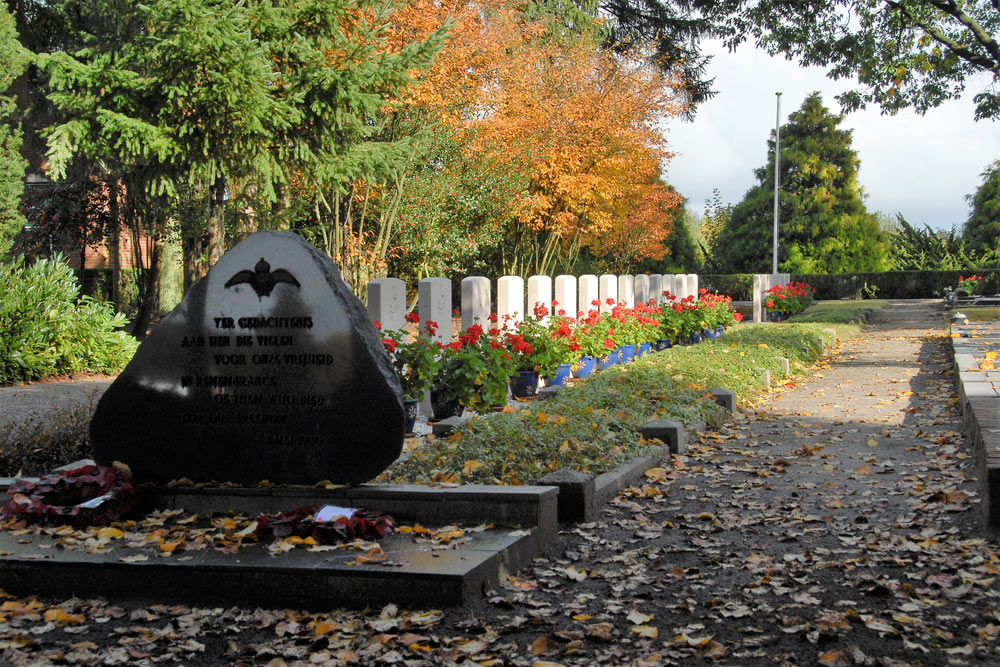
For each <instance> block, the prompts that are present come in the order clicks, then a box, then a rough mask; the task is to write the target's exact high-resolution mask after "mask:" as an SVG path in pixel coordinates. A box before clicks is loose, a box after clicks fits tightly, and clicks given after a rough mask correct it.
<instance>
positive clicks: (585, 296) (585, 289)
mask: <svg viewBox="0 0 1000 667" xmlns="http://www.w3.org/2000/svg"><path fill="white" fill-rule="evenodd" d="M597 283H598V279H597V276H595V275H592V274H590V273H588V274H585V275H582V276H580V279H579V280H578V281H577V284H578V285H579V287H580V291H579V294H580V300H579V302H578V303H577V307H578V308H579V309H580V310H582V311H583V314H584V315H586V314H587V313H589V312H590V311H591V310H599V306H600V304H598V305H596V306H595V305H594V302H595V301H599V300H600V298H601V296H600V295H601V293H600V290H599V289H598V284H597Z"/></svg>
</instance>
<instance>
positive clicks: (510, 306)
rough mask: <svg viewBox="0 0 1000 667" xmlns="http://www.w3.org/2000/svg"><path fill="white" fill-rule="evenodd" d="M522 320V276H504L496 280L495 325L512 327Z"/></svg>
mask: <svg viewBox="0 0 1000 667" xmlns="http://www.w3.org/2000/svg"><path fill="white" fill-rule="evenodd" d="M523 320H524V278H522V277H521V276H504V277H502V278H500V279H499V280H497V325H498V326H500V327H503V326H504V324H506V325H507V326H508V327H513V326H515V325H516V323H518V322H521V321H523Z"/></svg>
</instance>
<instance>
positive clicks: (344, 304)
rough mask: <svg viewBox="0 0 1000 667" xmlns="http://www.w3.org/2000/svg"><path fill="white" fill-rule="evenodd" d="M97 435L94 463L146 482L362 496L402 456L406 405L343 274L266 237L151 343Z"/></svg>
mask: <svg viewBox="0 0 1000 667" xmlns="http://www.w3.org/2000/svg"><path fill="white" fill-rule="evenodd" d="M90 432H91V441H92V442H93V446H94V457H95V459H96V460H97V462H98V463H102V464H109V463H111V462H113V461H122V462H124V463H127V464H128V465H129V466H130V467H131V468H132V472H133V475H134V477H135V479H136V480H137V481H154V482H165V481H169V480H173V479H179V478H183V477H187V478H189V479H191V480H192V481H196V482H198V481H217V482H237V483H242V484H253V483H256V482H259V481H261V480H265V479H266V480H269V481H271V482H275V483H285V484H312V483H315V482H318V481H322V480H330V481H331V482H339V483H345V482H346V483H360V482H364V481H367V480H369V479H371V478H373V477H375V476H376V475H378V474H379V473H380V472H382V471H383V470H385V468H387V467H388V466H389V465H390V464H391V463H392V462H393V461H394V460H396V458H397V457H398V456H399V454H400V452H401V451H402V446H403V405H402V396H401V391H400V387H399V381H398V380H397V378H396V375H395V373H394V372H393V370H392V367H391V365H390V363H389V360H388V357H386V354H385V351H384V350H383V348H382V343H381V339H380V337H379V336H378V334H377V332H376V331H375V328H374V326H373V325H372V323H371V320H370V319H369V317H368V314H367V311H366V310H365V308H364V306H362V304H361V302H360V301H359V300H358V299H357V298H356V297H355V296H354V294H352V293H351V291H350V289H349V288H348V287H347V285H346V284H345V283H344V282H343V280H341V278H340V273H339V271H338V270H337V267H336V265H335V264H334V263H333V261H332V260H331V259H330V258H329V257H328V256H326V255H325V254H323V253H322V252H320V251H319V250H317V249H316V248H314V247H313V246H311V245H309V244H308V243H306V242H305V241H303V240H302V239H301V238H299V237H298V236H297V235H295V234H292V233H290V232H258V233H256V234H254V235H252V236H250V237H249V238H247V239H246V240H245V241H243V242H242V243H240V244H238V245H237V246H235V247H234V248H232V249H231V250H230V251H229V252H227V253H226V254H225V255H224V256H223V257H222V258H221V259H220V260H219V262H218V263H217V264H216V265H215V266H213V267H212V268H211V269H210V270H209V272H208V275H206V276H205V277H204V278H203V279H202V280H201V281H199V282H198V283H197V284H195V285H194V286H193V287H192V288H191V289H190V290H189V291H188V293H187V294H186V295H185V297H184V300H183V301H182V302H181V303H180V304H179V305H178V306H177V307H176V308H175V309H174V310H173V311H172V312H171V313H170V314H169V315H167V316H166V317H165V318H164V319H163V321H162V322H161V323H160V324H159V325H158V326H157V327H155V328H154V329H153V330H152V332H150V335H149V337H148V338H147V340H146V341H144V342H143V343H142V345H141V346H140V347H139V349H138V351H137V352H136V355H135V357H134V358H133V359H132V361H131V362H130V363H129V365H128V366H127V367H126V368H125V370H124V371H123V372H122V374H121V375H120V376H119V377H118V379H117V380H116V381H115V382H114V384H112V385H111V387H110V388H109V389H108V390H107V392H106V393H105V394H104V395H103V396H102V398H101V401H100V403H99V404H98V406H97V411H96V412H95V414H94V418H93V420H92V421H91V424H90Z"/></svg>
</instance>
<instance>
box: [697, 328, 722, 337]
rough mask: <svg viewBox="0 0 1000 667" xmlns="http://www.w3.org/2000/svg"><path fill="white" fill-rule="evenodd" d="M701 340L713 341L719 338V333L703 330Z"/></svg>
mask: <svg viewBox="0 0 1000 667" xmlns="http://www.w3.org/2000/svg"><path fill="white" fill-rule="evenodd" d="M701 336H702V338H708V339H714V338H718V337H719V332H718V331H716V330H715V329H705V330H704V331H702V332H701Z"/></svg>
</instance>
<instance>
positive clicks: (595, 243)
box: [587, 178, 684, 273]
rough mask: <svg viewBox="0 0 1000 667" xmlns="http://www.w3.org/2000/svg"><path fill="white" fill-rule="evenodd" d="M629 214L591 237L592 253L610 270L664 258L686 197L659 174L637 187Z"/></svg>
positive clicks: (625, 270)
mask: <svg viewBox="0 0 1000 667" xmlns="http://www.w3.org/2000/svg"><path fill="white" fill-rule="evenodd" d="M634 201H635V202H637V203H635V204H633V205H631V206H630V207H629V208H630V209H631V211H630V212H629V214H628V215H627V217H622V218H617V219H615V220H614V221H613V222H612V224H611V227H610V228H609V229H607V230H603V231H602V232H601V234H600V238H591V239H588V241H589V243H588V244H587V247H588V248H589V250H590V254H591V255H592V256H594V257H595V258H597V259H598V260H599V261H600V262H601V264H602V266H603V268H604V270H606V271H608V272H610V273H628V272H630V271H634V270H635V268H636V267H637V266H638V265H640V264H641V263H642V261H643V260H661V259H663V258H664V257H665V256H666V255H667V252H668V250H669V249H668V247H667V243H666V241H667V238H668V237H669V236H670V235H671V233H672V232H673V230H674V227H675V220H676V219H677V213H678V211H679V209H680V207H681V206H682V205H683V203H684V198H683V197H681V196H680V195H679V194H677V192H676V191H674V190H673V189H672V188H669V187H668V186H667V185H665V184H664V183H663V181H661V180H660V179H659V178H657V179H655V180H653V181H652V182H650V183H645V184H642V185H638V186H636V187H635V199H634Z"/></svg>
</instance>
